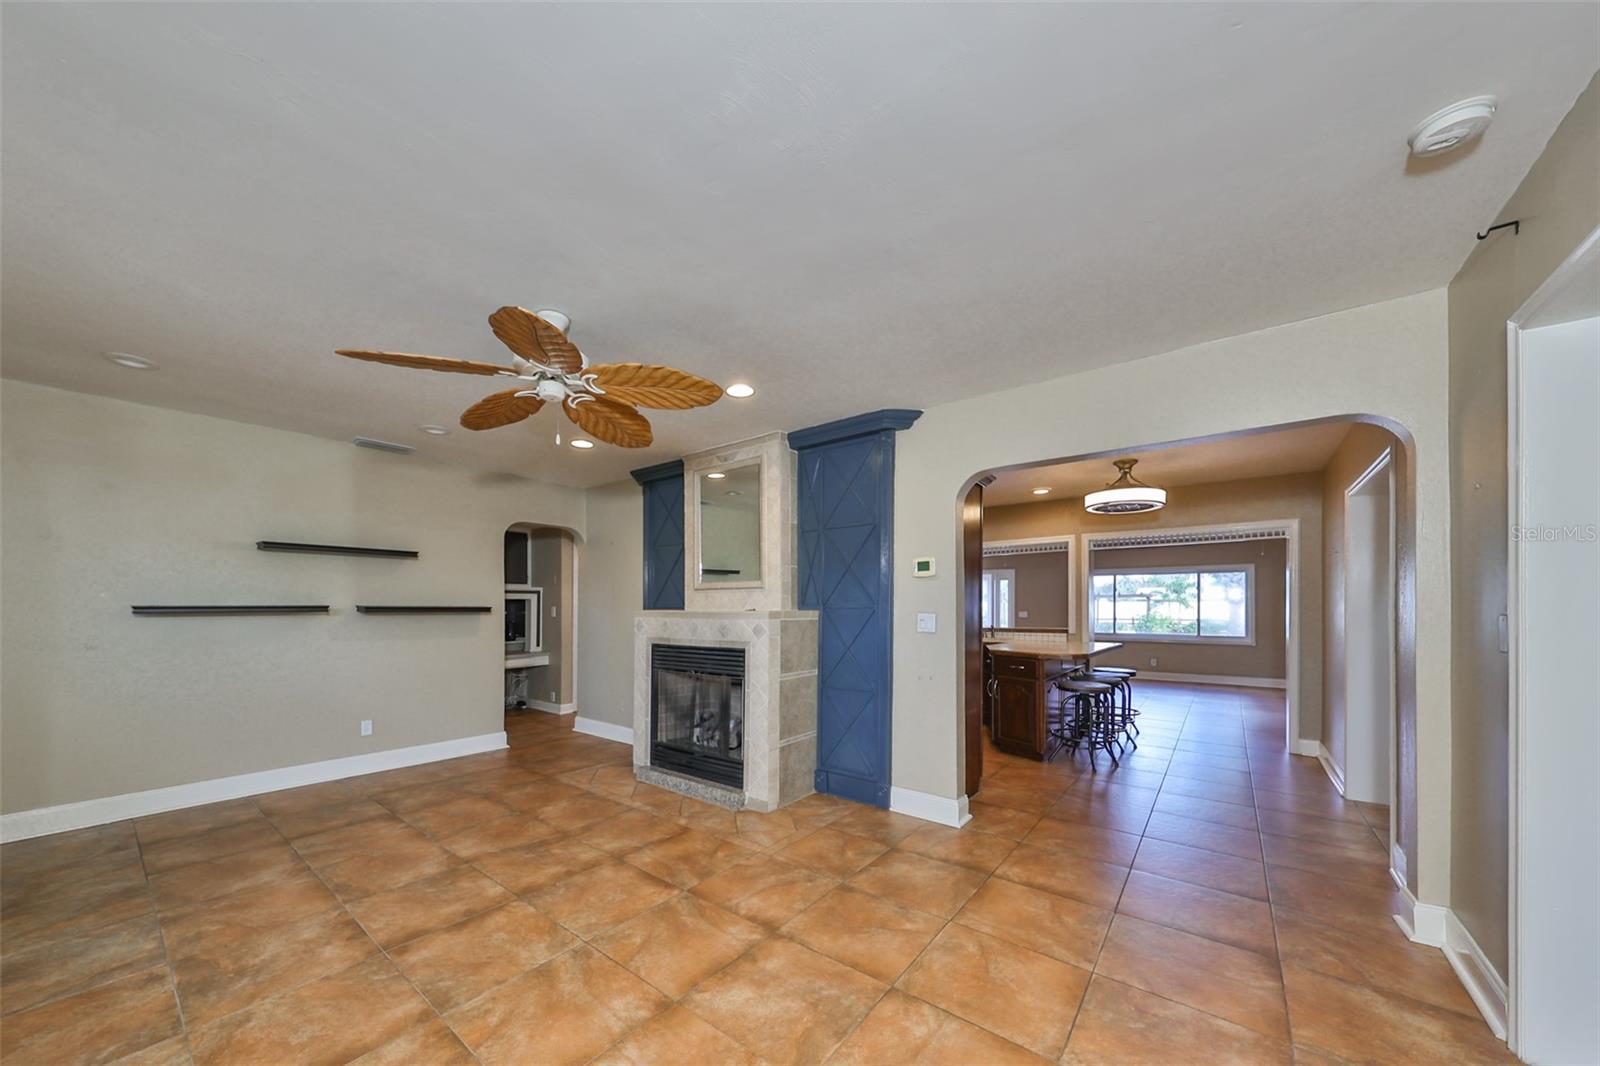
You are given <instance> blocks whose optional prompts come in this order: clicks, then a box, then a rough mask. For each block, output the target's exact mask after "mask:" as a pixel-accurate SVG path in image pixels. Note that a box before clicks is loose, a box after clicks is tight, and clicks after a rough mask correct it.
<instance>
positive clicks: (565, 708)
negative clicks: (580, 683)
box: [528, 700, 578, 714]
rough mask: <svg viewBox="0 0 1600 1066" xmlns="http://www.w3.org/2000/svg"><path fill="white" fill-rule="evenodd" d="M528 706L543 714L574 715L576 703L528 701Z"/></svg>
mask: <svg viewBox="0 0 1600 1066" xmlns="http://www.w3.org/2000/svg"><path fill="white" fill-rule="evenodd" d="M528 706H529V707H531V708H532V709H533V710H536V711H543V712H544V713H545V714H576V713H577V710H578V705H577V704H576V703H551V702H550V701H549V700H529V701H528Z"/></svg>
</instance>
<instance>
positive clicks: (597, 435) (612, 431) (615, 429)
mask: <svg viewBox="0 0 1600 1066" xmlns="http://www.w3.org/2000/svg"><path fill="white" fill-rule="evenodd" d="M562 407H563V408H564V409H565V410H566V412H567V417H568V418H570V419H572V421H574V422H576V423H577V425H578V428H579V429H581V430H583V431H584V432H585V433H587V434H589V436H591V437H593V438H594V439H595V440H600V441H605V442H606V443H607V444H615V445H617V447H619V448H647V447H649V446H650V442H651V441H652V440H654V439H655V435H654V434H652V433H651V432H650V423H649V421H648V420H646V418H645V417H644V415H641V414H640V413H639V412H638V411H635V410H634V409H633V408H631V407H629V406H628V405H627V404H625V403H618V402H617V401H616V400H613V399H610V398H609V397H605V396H601V397H599V398H597V399H594V400H590V401H588V402H586V403H577V404H571V403H569V404H563V405H562Z"/></svg>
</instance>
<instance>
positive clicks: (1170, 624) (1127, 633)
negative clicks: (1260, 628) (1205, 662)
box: [1094, 563, 1255, 644]
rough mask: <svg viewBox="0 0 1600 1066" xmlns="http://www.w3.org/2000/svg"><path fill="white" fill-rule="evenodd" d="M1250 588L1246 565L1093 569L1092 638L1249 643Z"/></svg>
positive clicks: (1252, 637)
mask: <svg viewBox="0 0 1600 1066" xmlns="http://www.w3.org/2000/svg"><path fill="white" fill-rule="evenodd" d="M1254 585H1255V567H1254V566H1252V565H1250V564H1237V563H1236V564H1233V565H1231V566H1216V567H1150V568H1147V569H1143V570H1131V569H1130V570H1096V571H1095V573H1094V632H1095V636H1098V637H1121V638H1125V639H1129V640H1180V641H1182V640H1187V641H1195V642H1198V643H1225V644H1254V643H1255V618H1254V611H1253V609H1252V608H1253V588H1254Z"/></svg>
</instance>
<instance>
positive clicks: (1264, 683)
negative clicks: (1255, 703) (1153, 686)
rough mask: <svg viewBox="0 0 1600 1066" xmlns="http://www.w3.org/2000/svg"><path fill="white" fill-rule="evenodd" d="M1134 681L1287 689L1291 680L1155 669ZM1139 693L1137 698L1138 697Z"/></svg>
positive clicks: (1141, 672)
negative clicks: (1160, 671)
mask: <svg viewBox="0 0 1600 1066" xmlns="http://www.w3.org/2000/svg"><path fill="white" fill-rule="evenodd" d="M1134 681H1136V682H1137V681H1182V682H1185V683H1187V684H1191V685H1231V686H1236V687H1244V688H1281V689H1287V688H1288V687H1289V682H1288V681H1287V680H1286V679H1285V678H1281V677H1229V676H1227V675H1224V674H1166V673H1158V672H1157V671H1155V670H1140V671H1139V676H1138V677H1136V678H1134ZM1137 698H1138V697H1137V693H1136V694H1135V699H1137Z"/></svg>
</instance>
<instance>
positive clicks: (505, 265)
mask: <svg viewBox="0 0 1600 1066" xmlns="http://www.w3.org/2000/svg"><path fill="white" fill-rule="evenodd" d="M3 19H4V26H3V49H4V51H3V66H4V72H3V100H4V115H3V124H4V134H3V136H4V145H3V160H4V162H3V173H0V178H3V186H4V233H3V239H4V246H3V247H4V262H3V270H4V293H3V306H0V311H3V321H4V331H3V334H0V343H3V348H4V372H5V373H6V374H7V375H8V376H13V377H16V378H20V379H25V380H29V381H37V382H43V383H46V384H51V385H59V386H62V387H66V388H72V389H80V390H85V391H90V392H98V393H105V394H108V395H114V396H121V397H126V398H128V399H133V400H139V401H143V402H147V403H154V404H161V405H166V406H170V407H174V408H180V409H184V410H192V411H201V412H206V413H210V414H215V415H220V416H223V417H227V418H235V419H242V420H245V421H250V422H260V423H265V424H269V425H275V426H281V427H285V428H289V429H295V430H302V431H305V432H308V433H315V434H321V435H325V436H328V437H334V438H349V437H351V436H354V435H356V434H366V435H370V436H375V437H381V438H387V439H393V440H399V441H405V442H409V443H414V444H417V445H418V446H419V449H420V450H421V451H422V452H423V453H425V454H429V455H433V456H436V457H439V458H441V459H444V460H446V461H454V462H459V463H463V464H468V465H471V466H474V467H477V468H480V469H488V470H496V471H515V472H522V473H527V474H531V475H533V476H537V477H541V478H545V479H550V480H555V481H561V482H565V483H569V484H593V483H597V482H601V481H605V480H609V479H613V478H616V477H620V476H622V475H623V474H624V472H625V471H626V470H628V469H629V468H631V467H635V466H641V465H645V464H647V463H650V462H656V461H660V460H662V459H666V458H670V457H672V456H676V455H681V454H683V453H684V452H686V451H691V450H695V449H699V448H703V447H708V446H712V445H715V444H719V443H724V442H727V441H731V440H735V439H740V438H744V437H748V436H753V435H755V434H758V433H760V432H764V431H768V430H772V429H791V428H796V427H799V426H805V425H810V424H813V423H816V422H820V421H823V420H826V419H832V418H838V417H842V416H846V415H851V414H855V413H859V412H861V411H865V410H871V409H875V408H878V407H885V406H909V407H916V406H928V405H932V404H936V403H939V402H941V401H943V400H946V399H948V398H950V397H952V396H959V395H965V394H970V393H972V392H981V391H987V390H990V389H994V388H999V387H1006V386H1013V385H1018V384H1022V383H1026V382H1028V381H1033V380H1039V379H1043V378H1048V377H1054V376H1059V375H1062V374H1067V373H1071V372H1074V371H1078V370H1082V369H1085V368H1088V367H1092V366H1096V365H1103V364H1106V363H1109V362H1114V361H1118V360H1124V359H1133V358H1138V357H1140V356H1145V355H1150V354H1153V353H1156V352H1161V351H1166V350H1171V349H1173V348H1177V347H1180V346H1183V345H1186V344H1190V343H1194V342H1198V341H1201V340H1206V339H1211V338H1215V337H1220V336H1227V335H1231V334H1235V333H1240V332H1245V331H1249V330H1253V329H1257V328H1261V327H1265V326H1269V325H1273V324H1277V323H1281V322H1285V321H1290V320H1294V319H1299V318H1304V317H1308V316H1312V315H1317V314H1321V313H1325V312H1329V311H1333V310H1337V309H1340V308H1345V307H1351V306H1356V305H1360V304H1364V303H1369V302H1373V301H1377V300H1382V299H1388V298H1391V297H1395V296H1399V295H1403V294H1407V293H1411V292H1416V291H1420V290H1423V289H1428V288H1432V287H1435V286H1439V285H1443V284H1445V283H1447V282H1448V281H1449V279H1450V277H1451V276H1452V274H1453V273H1454V271H1455V270H1456V268H1457V266H1458V265H1459V264H1460V263H1461V261H1462V260H1463V259H1464V258H1465V256H1466V254H1467V253H1468V251H1469V250H1470V249H1471V248H1472V245H1473V233H1474V231H1475V230H1477V229H1479V228H1481V227H1482V226H1484V225H1485V224H1487V223H1488V222H1489V221H1491V220H1492V219H1493V218H1494V216H1495V214H1496V211H1497V210H1498V209H1499V208H1500V206H1501V205H1502V204H1503V203H1504V201H1505V200H1506V198H1507V196H1508V195H1509V194H1510V192H1511V191H1512V190H1513V189H1514V188H1515V187H1516V185H1517V183H1518V181H1519V180H1520V179H1521V177H1522V175H1523V174H1524V173H1525V172H1526V171H1527V169H1528V167H1529V166H1530V164H1531V163H1532V161H1533V160H1534V159H1535V158H1536V157H1537V155H1538V153H1539V152H1540V150H1541V149H1542V147H1543V145H1544V144H1545V142H1546V140H1547V139H1548V137H1549V135H1550V133H1551V131H1552V130H1553V129H1554V128H1555V126H1556V124H1557V123H1558V122H1559V121H1560V119H1561V117H1562V115H1563V114H1564V113H1565V112H1566V111H1567V110H1568V108H1569V107H1570V105H1571V103H1572V101H1573V100H1574V99H1575V98H1576V96H1577V94H1578V93H1579V92H1580V91H1581V90H1582V88H1583V87H1584V85H1585V84H1586V83H1587V82H1588V80H1589V78H1590V77H1591V75H1592V74H1593V73H1594V71H1595V69H1596V67H1597V66H1600V34H1597V33H1596V32H1595V31H1596V20H1597V15H1596V8H1595V6H1593V5H1589V4H1584V5H1571V6H1566V5H1551V6H1544V5H1535V4H1520V3H1519V4H1505V5H1501V4H1482V5H1387V4H1377V5H1342V4H1341V5H1330V6H1310V5H1300V4H1272V5H1205V4H1197V5H1176V6H1170V7H1155V6H1146V5H1132V4H1130V5H1088V4H1077V5H999V4H996V5H971V6H968V5H961V6H956V5H889V4H881V5H880V4H869V5H817V6H811V5H753V4H752V5H722V6H691V5H659V6H636V5H626V6H611V5H598V4H596V5H571V6H566V5H527V6H519V5H495V4H488V5H465V4H462V5H457V4H444V5H423V4H416V5H402V4H383V5H366V4H306V5H301V4H208V5H178V4H172V5H117V4H112V5H103V6H102V5H95V4H84V5H69V4H7V5H5V6H4V14H3ZM1477 93H1494V94H1496V95H1498V96H1499V97H1500V98H1501V100H1502V107H1501V110H1500V114H1499V116H1498V118H1497V119H1496V121H1495V124H1494V126H1493V127H1492V128H1491V129H1490V131H1489V133H1488V135H1487V137H1486V138H1485V139H1484V140H1483V141H1482V142H1481V143H1480V144H1478V145H1477V146H1475V147H1474V148H1473V149H1472V150H1471V151H1469V152H1466V153H1462V154H1460V155H1459V156H1457V157H1456V158H1453V159H1450V160H1447V161H1445V162H1443V163H1440V164H1437V165H1432V166H1421V167H1419V166H1415V165H1408V159H1407V155H1406V150H1405V137H1406V135H1407V134H1408V132H1409V131H1410V129H1411V127H1412V125H1413V124H1414V123H1416V122H1417V121H1419V120H1420V119H1422V118H1423V117H1424V116H1426V115H1427V114H1428V113H1430V112H1432V111H1433V110H1435V109H1436V108H1438V107H1440V106H1441V105H1443V104H1445V103H1449V102H1450V101H1453V100H1456V99H1458V98H1461V97H1464V96H1470V95H1473V94H1477ZM1501 239H1505V238H1504V237H1502V238H1501ZM506 303H519V304H522V305H524V306H527V307H541V306H551V307H556V308H559V309H562V310H564V311H566V312H568V313H569V314H571V316H572V317H573V319H574V322H575V329H574V339H575V340H576V341H577V342H578V343H579V344H580V345H581V346H582V347H583V348H584V350H585V351H586V352H587V353H588V354H589V355H590V356H591V357H592V358H594V359H595V360H597V361H607V360H616V359H641V360H646V361H662V362H666V363H670V364H674V365H677V366H681V367H683V368H685V369H688V370H691V371H693V372H695V373H698V374H703V375H706V376H709V377H712V378H714V379H716V380H718V381H719V382H722V383H727V382H730V381H733V380H738V379H748V380H750V381H751V382H753V383H754V384H755V385H756V387H757V388H758V389H759V390H760V392H759V393H758V394H757V396H756V398H755V399H753V400H748V401H743V402H739V401H734V400H723V401H721V402H720V403H718V404H717V405H716V406H714V407H712V408H710V409H708V410H705V411H692V412H659V413H656V414H653V415H652V420H653V421H654V423H655V425H656V431H657V438H656V439H657V444H656V445H655V447H654V448H652V449H650V450H648V451H643V452H640V451H623V450H620V449H615V448H610V447H606V446H601V447H599V448H596V449H594V450H593V451H591V452H588V453H578V452H575V451H573V450H571V449H556V448H555V447H554V446H553V444H552V442H551V433H550V431H551V430H552V429H553V428H554V425H555V423H556V422H557V421H558V417H557V416H556V414H555V413H554V412H553V411H546V412H544V413H543V414H541V415H539V416H538V417H537V418H536V419H535V420H534V421H533V422H531V423H528V424H523V425H520V426H516V427H512V428H506V429H500V430H496V431H492V432H488V433H482V434H474V433H470V432H468V431H466V430H460V429H457V430H456V431H455V432H454V433H452V434H451V435H450V436H448V437H444V438H439V439H435V438H430V437H426V436H424V435H423V434H421V433H420V432H418V431H417V429H416V427H417V425H418V424H419V423H425V422H438V423H445V424H449V425H454V424H455V418H456V416H457V415H458V414H459V412H460V411H461V410H462V409H464V408H465V407H466V406H467V405H468V404H470V403H472V402H473V401H475V400H477V399H478V398H479V397H481V396H482V395H485V394H486V393H487V392H489V391H493V386H492V382H490V381H488V380H487V379H479V378H471V377H448V376H444V375H437V374H428V373H423V372H415V371H404V370H399V369H393V368H388V367H381V366H375V365H370V364H357V363H351V362H347V361H345V360H342V359H339V358H337V357H335V356H334V355H333V354H332V351H333V349H334V348H336V347H341V346H355V347H386V348H393V349H400V350H403V351H414V352H427V353H434V354H442V355H455V356H463V357H473V358H492V359H499V358H503V357H504V354H505V353H504V351H503V350H502V349H501V347H500V345H499V343H498V342H497V341H495V339H494V338H493V336H492V335H491V334H490V332H489V330H488V327H487V326H486V325H485V322H484V319H485V317H486V316H487V315H488V314H489V312H490V311H492V310H494V309H495V308H496V307H498V306H500V305H501V304H506ZM108 349H109V350H121V351H129V352H133V353H135V354H139V355H143V356H147V357H149V358H152V359H155V360H157V361H159V363H160V364H161V369H160V370H159V371H158V372H155V373H139V372H129V371H123V370H119V369H116V368H114V367H111V366H109V365H108V364H106V363H105V362H104V361H103V360H102V359H101V358H100V354H99V353H101V352H103V351H105V350H108Z"/></svg>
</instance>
